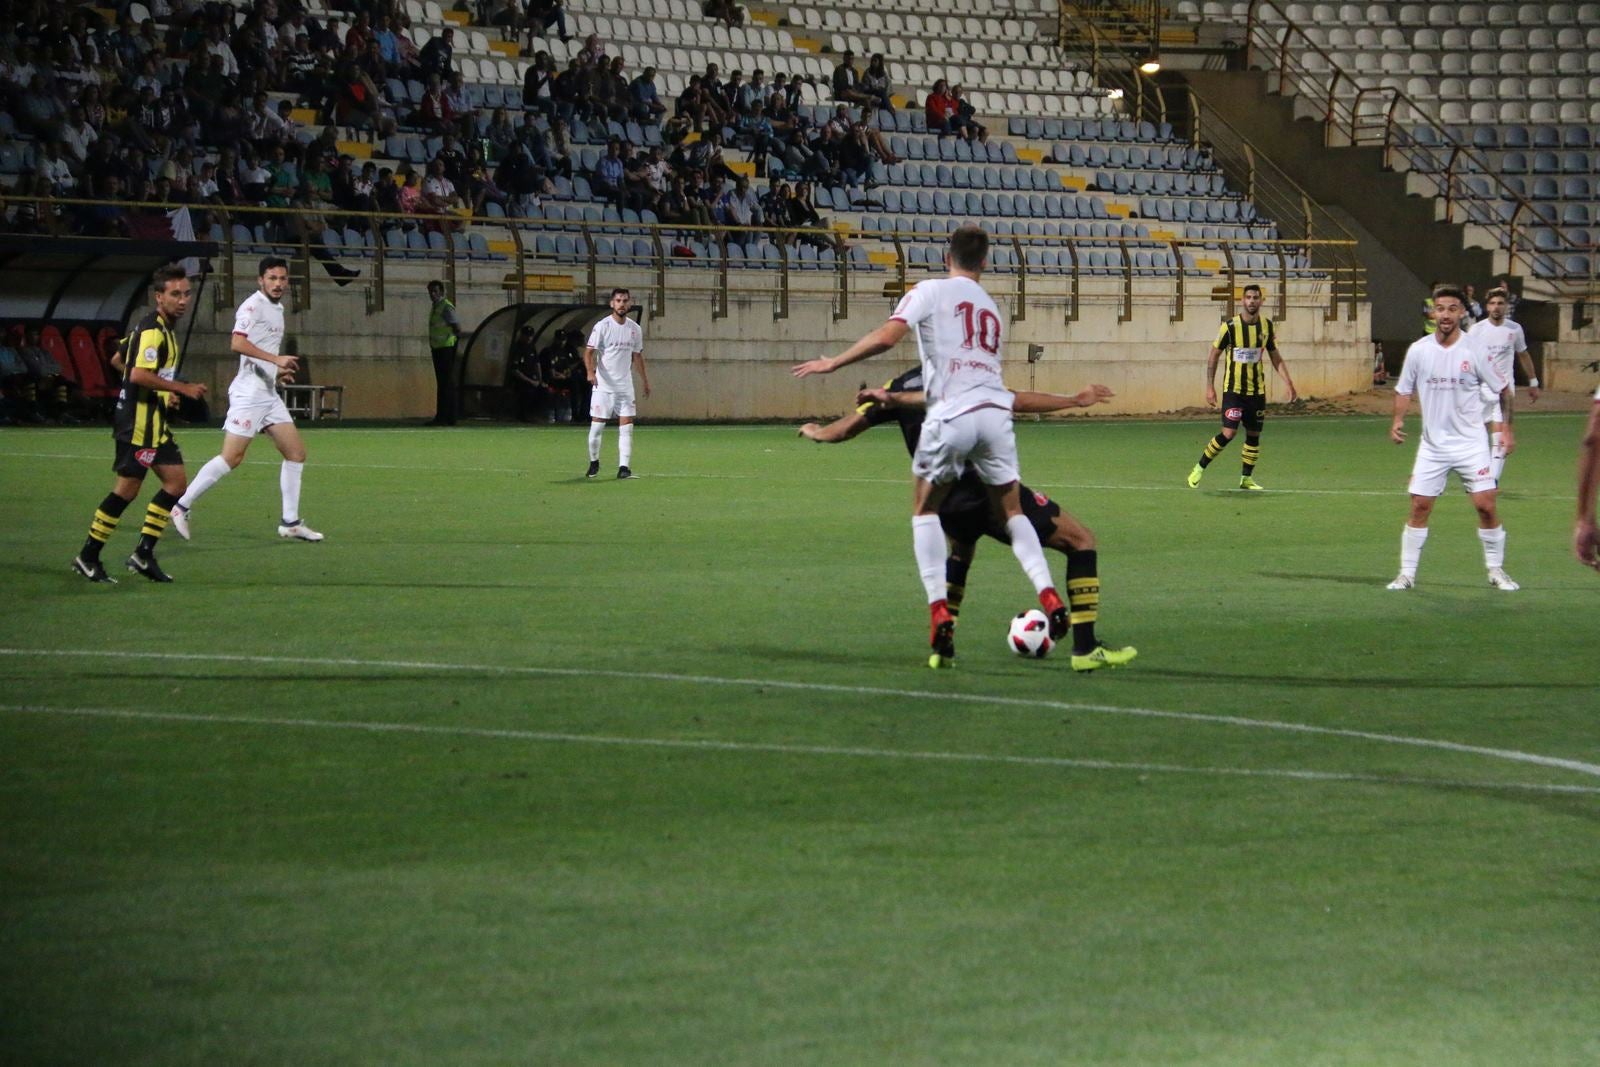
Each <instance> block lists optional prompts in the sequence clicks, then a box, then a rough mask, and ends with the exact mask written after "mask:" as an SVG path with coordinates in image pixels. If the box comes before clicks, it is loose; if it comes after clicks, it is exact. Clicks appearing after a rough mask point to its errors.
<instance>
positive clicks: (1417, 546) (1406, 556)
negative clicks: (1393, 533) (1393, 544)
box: [1400, 524, 1428, 578]
mask: <svg viewBox="0 0 1600 1067" xmlns="http://www.w3.org/2000/svg"><path fill="white" fill-rule="evenodd" d="M1427 540H1428V528H1427V527H1426V526H1423V527H1416V526H1412V525H1409V524H1407V526H1406V528H1405V530H1404V532H1402V533H1401V534H1400V573H1401V574H1403V575H1405V576H1406V577H1407V578H1415V577H1416V576H1417V563H1418V561H1419V560H1421V559H1422V546H1423V544H1425V543H1426V542H1427Z"/></svg>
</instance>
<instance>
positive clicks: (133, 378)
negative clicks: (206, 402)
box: [128, 367, 206, 400]
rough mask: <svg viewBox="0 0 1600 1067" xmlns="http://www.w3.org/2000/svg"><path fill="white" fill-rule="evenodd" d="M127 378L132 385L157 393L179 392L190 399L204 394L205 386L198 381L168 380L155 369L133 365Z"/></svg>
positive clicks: (195, 398) (196, 398)
mask: <svg viewBox="0 0 1600 1067" xmlns="http://www.w3.org/2000/svg"><path fill="white" fill-rule="evenodd" d="M128 380H129V381H130V382H132V383H133V384H134V385H137V386H140V387H142V388H145V389H153V390H155V391H156V392H159V393H181V394H182V395H184V396H186V397H188V398H189V399H190V400H199V399H201V398H203V397H204V396H205V395H206V387H205V386H204V385H202V384H200V383H199V382H180V381H178V380H177V379H173V380H172V381H168V380H167V379H165V378H163V377H161V375H159V374H157V373H156V372H155V371H153V370H147V369H146V368H144V367H135V368H133V369H132V370H131V371H129V372H128Z"/></svg>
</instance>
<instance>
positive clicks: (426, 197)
mask: <svg viewBox="0 0 1600 1067" xmlns="http://www.w3.org/2000/svg"><path fill="white" fill-rule="evenodd" d="M422 205H423V211H425V212H427V213H429V214H434V215H444V214H446V213H448V212H451V211H455V210H457V209H458V208H460V207H461V206H462V203H461V194H460V193H459V192H457V190H456V183H455V182H453V181H451V180H450V176H449V175H448V174H446V173H445V169H444V161H443V160H440V159H435V160H434V161H433V162H432V163H429V164H428V177H427V178H426V179H425V180H424V181H423V183H422Z"/></svg>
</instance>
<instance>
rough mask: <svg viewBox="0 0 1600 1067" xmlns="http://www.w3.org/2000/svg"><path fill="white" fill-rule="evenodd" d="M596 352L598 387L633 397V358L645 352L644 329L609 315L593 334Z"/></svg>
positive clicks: (595, 372)
mask: <svg viewBox="0 0 1600 1067" xmlns="http://www.w3.org/2000/svg"><path fill="white" fill-rule="evenodd" d="M588 347H590V348H592V349H594V353H595V359H594V376H595V384H597V385H598V386H599V387H600V388H602V389H608V390H610V391H611V392H613V393H617V394H619V395H623V396H630V397H631V396H632V395H633V354H634V353H635V352H642V351H644V327H642V326H640V325H639V324H638V323H637V322H634V321H633V320H632V319H623V320H622V321H621V322H618V321H617V320H616V317H615V316H614V315H607V316H606V317H605V318H603V319H601V320H600V321H599V322H597V323H595V324H594V329H592V330H590V331H589V344H588Z"/></svg>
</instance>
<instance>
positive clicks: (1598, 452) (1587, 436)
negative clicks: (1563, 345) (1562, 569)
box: [1572, 389, 1600, 571]
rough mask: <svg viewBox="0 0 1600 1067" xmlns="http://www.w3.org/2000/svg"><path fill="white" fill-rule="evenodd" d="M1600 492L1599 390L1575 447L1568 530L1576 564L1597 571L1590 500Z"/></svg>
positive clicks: (1599, 554) (1599, 552)
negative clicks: (1573, 508) (1574, 501)
mask: <svg viewBox="0 0 1600 1067" xmlns="http://www.w3.org/2000/svg"><path fill="white" fill-rule="evenodd" d="M1597 489H1600V389H1596V390H1595V391H1594V405H1593V406H1592V407H1590V409H1589V425H1588V426H1587V427H1586V428H1585V429H1584V431H1583V441H1582V442H1581V443H1580V444H1579V445H1578V522H1577V525H1576V526H1575V527H1574V528H1573V531H1572V550H1573V552H1575V553H1577V556H1578V562H1579V563H1581V564H1583V565H1584V566H1585V567H1593V568H1594V569H1595V570H1597V571H1600V529H1597V528H1596V527H1595V511H1594V498H1595V492H1596V490H1597Z"/></svg>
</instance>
